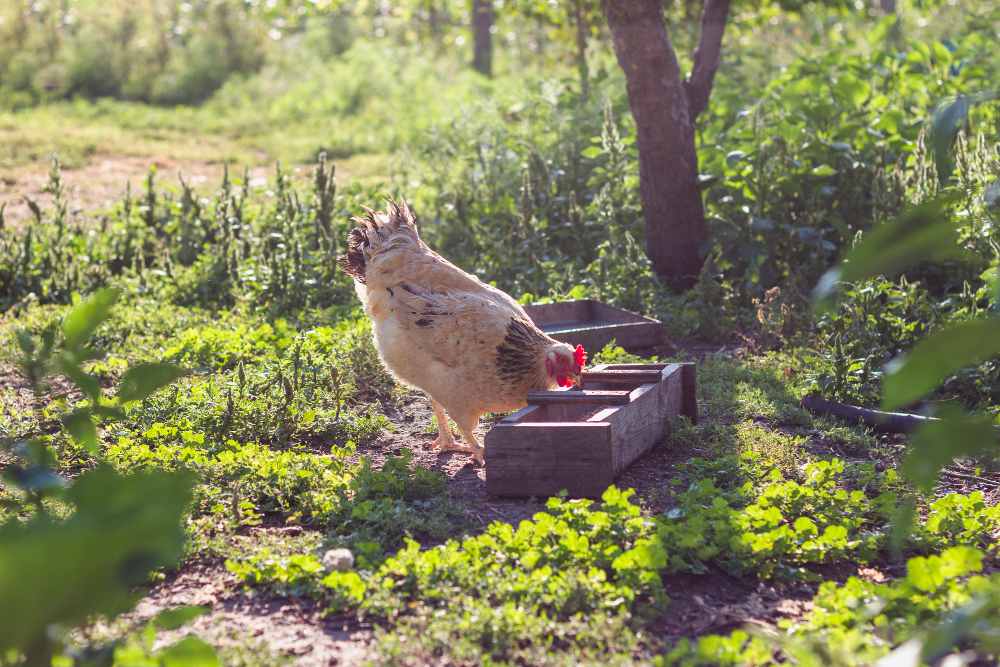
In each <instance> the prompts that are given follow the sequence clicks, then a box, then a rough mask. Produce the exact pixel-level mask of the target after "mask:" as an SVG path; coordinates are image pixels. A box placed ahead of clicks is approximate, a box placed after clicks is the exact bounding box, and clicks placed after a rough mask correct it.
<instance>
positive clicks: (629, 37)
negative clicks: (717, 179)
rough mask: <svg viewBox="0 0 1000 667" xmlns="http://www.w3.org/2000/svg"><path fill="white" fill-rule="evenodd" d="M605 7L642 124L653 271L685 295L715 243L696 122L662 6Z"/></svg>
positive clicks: (651, 2)
mask: <svg viewBox="0 0 1000 667" xmlns="http://www.w3.org/2000/svg"><path fill="white" fill-rule="evenodd" d="M603 4H604V11H605V13H606V15H607V18H608V27H609V28H610V29H611V41H612V43H613V44H614V48H615V54H616V55H617V56H618V63H619V64H620V65H621V67H622V69H623V70H625V81H626V90H627V92H628V102H629V106H630V107H631V108H632V115H633V116H634V117H635V125H636V141H637V143H638V147H639V194H640V195H641V197H642V213H643V217H644V218H645V219H646V252H647V254H648V255H649V259H650V261H652V263H653V269H654V270H655V271H656V272H657V273H658V274H660V275H661V276H662V277H663V279H664V280H665V281H666V283H667V285H668V286H669V287H670V288H671V289H672V290H674V291H676V292H680V291H683V290H684V289H686V288H688V287H690V286H691V285H692V284H694V281H695V278H696V277H697V275H698V273H699V271H700V269H701V260H700V257H699V250H700V248H701V246H702V244H704V243H705V241H706V240H707V239H708V232H707V231H706V228H705V212H704V209H703V208H702V201H701V189H700V188H699V187H698V156H697V154H696V152H695V144H694V118H692V117H691V114H690V112H689V111H688V102H687V95H686V94H685V92H684V86H683V84H682V83H681V72H680V68H679V67H678V65H677V57H676V56H675V54H674V47H673V45H672V44H671V43H670V37H669V35H668V34H667V26H666V23H665V22H664V20H663V5H662V3H661V0H603Z"/></svg>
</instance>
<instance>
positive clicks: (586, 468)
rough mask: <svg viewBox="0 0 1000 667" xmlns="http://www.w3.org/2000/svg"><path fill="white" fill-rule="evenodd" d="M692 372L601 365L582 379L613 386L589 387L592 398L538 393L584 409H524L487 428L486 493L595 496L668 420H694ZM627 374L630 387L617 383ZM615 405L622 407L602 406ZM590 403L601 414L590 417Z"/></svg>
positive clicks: (681, 367)
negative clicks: (680, 416)
mask: <svg viewBox="0 0 1000 667" xmlns="http://www.w3.org/2000/svg"><path fill="white" fill-rule="evenodd" d="M696 372H697V370H696V367H695V365H694V364H693V363H681V364H605V365H601V366H597V367H596V368H594V369H592V370H591V371H588V373H591V374H593V377H598V378H602V377H603V378H607V377H611V378H614V379H613V380H608V381H600V382H593V383H592V384H593V385H594V386H595V389H596V390H587V391H552V392H538V393H539V394H544V395H545V396H542V397H540V398H541V400H542V401H545V400H549V398H550V397H549V395H553V396H554V399H553V400H558V401H567V400H568V401H585V402H581V403H566V402H557V403H544V402H543V403H542V404H539V405H529V406H528V407H526V408H522V409H521V410H518V411H517V412H515V413H513V414H511V415H508V416H507V417H505V418H504V419H503V420H501V421H500V423H499V424H497V425H496V426H494V427H493V429H492V430H491V431H490V432H489V433H487V434H486V441H485V444H486V491H487V493H490V494H492V495H501V496H546V495H552V494H555V493H558V492H560V491H562V490H563V489H565V490H566V491H567V492H568V494H569V495H570V497H597V496H600V495H601V494H602V493H603V492H604V490H605V489H606V488H607V487H608V486H609V485H610V484H612V483H613V481H614V478H615V477H616V476H617V475H619V474H621V473H622V472H623V471H624V470H625V469H626V468H628V466H630V465H631V464H633V463H634V462H635V461H636V460H637V459H639V458H640V457H641V456H642V455H643V454H645V453H646V452H647V451H648V450H649V448H650V447H652V446H653V445H655V444H656V443H657V442H659V441H660V440H661V439H662V438H663V434H664V431H665V429H666V425H667V420H668V419H670V418H671V417H674V416H676V415H678V414H686V415H688V416H689V417H691V418H692V419H697V411H698V403H697V397H696V396H695V390H696ZM629 374H631V376H632V378H633V380H634V381H633V382H631V383H626V382H622V381H621V380H620V378H622V377H624V376H626V375H629ZM641 380H653V381H651V382H642V381H641ZM623 390H625V391H623ZM615 397H625V398H627V403H625V404H622V405H613V404H610V401H611V400H612V398H615ZM592 398H593V399H597V400H598V401H599V402H598V403H596V405H601V406H602V407H601V408H600V409H598V410H597V412H596V413H595V412H594V410H593V406H594V405H595V403H593V402H591V399H592ZM605 398H606V399H607V400H608V401H609V402H605V403H601V402H600V401H601V400H604V399H605ZM615 400H618V401H620V400H621V398H615Z"/></svg>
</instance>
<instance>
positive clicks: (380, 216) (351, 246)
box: [337, 193, 419, 283]
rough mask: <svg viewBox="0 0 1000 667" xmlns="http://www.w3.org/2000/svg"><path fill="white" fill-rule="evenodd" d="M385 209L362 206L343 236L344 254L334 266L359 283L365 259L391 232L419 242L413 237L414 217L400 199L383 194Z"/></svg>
mask: <svg viewBox="0 0 1000 667" xmlns="http://www.w3.org/2000/svg"><path fill="white" fill-rule="evenodd" d="M386 197H387V199H386V200H385V211H384V212H383V211H373V210H372V209H370V208H368V207H367V206H362V208H363V209H364V210H365V214H364V215H362V216H358V217H355V218H352V220H354V222H357V223H358V224H359V225H361V226H360V227H355V228H354V229H352V230H351V232H350V234H349V235H348V236H347V254H346V255H341V256H340V257H338V258H337V265H338V266H339V267H340V268H341V269H342V270H343V271H344V272H345V273H347V274H348V275H350V276H353V277H354V279H355V280H357V281H358V282H360V283H364V282H365V271H366V270H367V263H368V258H369V257H370V256H371V254H372V253H373V252H376V251H377V250H378V249H379V248H380V247H381V246H382V244H383V243H384V242H385V241H386V240H387V239H388V238H389V237H390V236H391V235H393V234H394V233H396V232H399V231H403V232H406V233H408V235H409V236H411V237H412V239H413V241H415V242H417V243H419V237H418V236H417V216H416V214H415V213H414V212H413V211H412V210H411V209H410V207H409V206H407V205H406V202H405V201H403V200H402V199H400V203H399V204H397V203H396V200H395V199H393V198H392V197H391V196H390V195H389V193H386Z"/></svg>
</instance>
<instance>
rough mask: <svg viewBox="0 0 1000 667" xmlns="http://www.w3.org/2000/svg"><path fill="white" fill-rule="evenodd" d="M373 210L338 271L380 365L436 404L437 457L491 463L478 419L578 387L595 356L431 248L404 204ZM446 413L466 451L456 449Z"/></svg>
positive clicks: (354, 236)
mask: <svg viewBox="0 0 1000 667" xmlns="http://www.w3.org/2000/svg"><path fill="white" fill-rule="evenodd" d="M365 210H366V211H367V214H366V215H365V216H364V217H359V218H354V220H355V221H356V222H358V223H360V224H361V226H360V227H356V228H355V229H353V230H352V231H351V233H350V236H349V237H348V243H347V245H348V250H347V254H346V255H343V256H341V257H339V258H338V264H339V266H340V268H341V269H343V270H344V271H346V272H347V273H348V274H350V275H351V276H353V278H354V287H355V289H356V290H357V293H358V297H360V299H361V303H362V304H363V305H364V310H365V314H366V315H368V317H369V318H371V320H372V332H373V334H374V338H375V347H376V349H377V350H378V353H379V356H380V357H381V359H382V362H383V363H384V364H385V367H386V368H387V369H388V370H389V372H390V373H391V374H392V376H393V377H395V378H396V379H397V380H399V381H400V382H402V383H403V384H405V385H407V386H409V387H413V388H415V389H419V390H421V391H423V392H425V393H426V394H427V395H428V397H429V398H430V402H431V407H433V408H434V414H435V416H436V417H437V422H438V431H439V435H438V438H437V439H436V440H435V441H434V442H433V443H432V444H431V445H430V447H432V448H433V447H439V446H440V447H441V451H463V452H471V453H472V454H473V456H475V458H476V460H477V461H478V462H479V463H483V447H482V445H480V443H479V441H478V440H477V439H476V436H475V435H474V434H473V431H474V430H475V429H476V427H477V426H478V425H479V419H480V417H482V416H483V414H485V413H487V412H508V411H510V410H515V409H517V408H521V407H524V406H525V405H527V396H528V392H530V391H536V390H542V389H555V388H556V387H569V386H571V385H572V384H573V382H574V381H575V382H579V381H580V375H581V373H582V372H583V365H584V363H585V362H586V359H587V353H586V352H585V351H584V349H583V347H582V346H579V345H578V346H577V347H576V349H575V350H574V349H573V347H572V346H570V345H567V344H566V343H562V342H559V341H557V340H554V339H552V338H550V337H548V336H546V335H545V334H544V333H542V331H541V330H540V329H539V328H538V327H536V326H535V325H534V324H533V323H532V321H531V319H530V318H529V317H528V316H527V314H526V313H525V312H524V309H523V308H521V306H520V305H518V303H517V301H515V300H514V299H512V298H511V297H510V296H509V295H508V294H506V293H505V292H503V291H501V290H499V289H496V288H495V287H492V286H490V285H486V284H484V283H483V282H482V281H480V280H479V279H478V278H476V277H475V276H473V275H470V274H468V273H466V272H465V271H463V270H461V269H460V268H458V267H457V266H455V265H454V264H452V263H451V262H449V261H448V260H446V259H444V258H443V257H441V256H440V255H438V254H437V253H436V252H434V251H432V250H431V249H430V248H428V247H427V246H426V245H425V244H424V242H423V241H421V240H420V237H419V235H418V234H417V224H416V216H415V215H414V214H413V212H412V211H411V210H410V208H409V207H408V206H407V205H406V203H405V202H403V203H402V204H401V205H398V204H396V202H394V201H390V202H387V204H386V211H385V212H384V213H383V212H381V211H380V212H377V213H376V212H374V211H372V210H371V209H368V208H365ZM445 413H447V415H448V416H450V417H451V418H452V420H453V421H454V422H455V424H456V425H457V426H458V431H459V433H461V435H462V437H463V438H464V439H465V441H466V442H467V443H468V446H463V445H461V444H459V443H457V442H456V441H455V436H454V435H453V434H452V432H451V428H449V426H448V419H447V417H446V416H445Z"/></svg>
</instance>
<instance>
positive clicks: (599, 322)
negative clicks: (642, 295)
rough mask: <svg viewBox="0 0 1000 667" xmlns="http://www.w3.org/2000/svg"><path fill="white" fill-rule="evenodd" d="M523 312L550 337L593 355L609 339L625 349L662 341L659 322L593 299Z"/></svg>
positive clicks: (538, 306) (531, 306)
mask: <svg viewBox="0 0 1000 667" xmlns="http://www.w3.org/2000/svg"><path fill="white" fill-rule="evenodd" d="M524 310H525V313H527V315H528V317H530V318H531V319H532V321H533V322H534V323H535V324H536V325H538V327H539V328H540V329H541V330H542V331H544V332H545V333H547V334H548V335H549V336H551V337H553V338H555V339H556V340H559V341H563V342H565V343H569V344H570V345H583V346H584V347H585V348H586V349H588V350H593V351H595V352H596V351H597V350H600V349H601V348H603V347H604V346H605V345H607V344H608V343H610V342H611V341H612V340H614V341H615V342H616V343H617V344H618V345H619V346H621V347H624V348H625V349H637V348H643V347H652V346H653V345H657V344H659V343H661V342H662V341H663V335H664V334H663V325H662V324H661V323H660V322H658V321H656V320H654V319H652V318H649V317H645V316H643V315H639V314H638V313H633V312H631V311H628V310H624V309H622V308H617V307H615V306H611V305H608V304H606V303H601V302H600V301H594V300H592V299H580V300H577V301H559V302H556V303H543V304H532V305H527V306H525V307H524Z"/></svg>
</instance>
